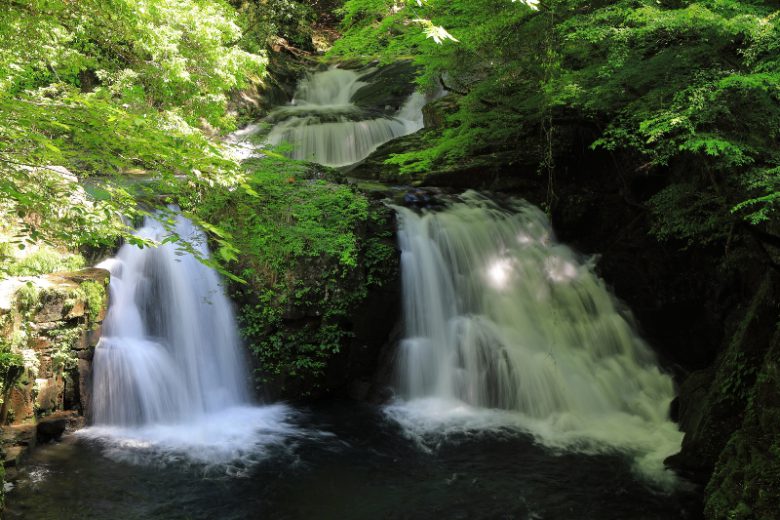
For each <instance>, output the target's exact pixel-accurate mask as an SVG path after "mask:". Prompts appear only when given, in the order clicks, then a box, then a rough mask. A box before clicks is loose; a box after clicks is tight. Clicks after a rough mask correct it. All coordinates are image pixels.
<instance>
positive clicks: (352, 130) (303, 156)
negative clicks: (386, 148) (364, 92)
mask: <svg viewBox="0 0 780 520" xmlns="http://www.w3.org/2000/svg"><path fill="white" fill-rule="evenodd" d="M364 75H365V72H364V73H363V74H361V73H359V72H356V71H353V70H344V69H340V68H338V67H331V68H330V69H328V70H326V71H323V72H317V73H313V74H310V75H308V76H306V77H305V78H304V79H303V80H301V82H300V83H299V85H298V88H297V90H296V93H295V97H294V99H293V101H292V103H291V104H290V105H288V106H285V107H281V108H279V109H277V110H275V111H274V112H272V113H271V115H270V119H271V120H273V121H275V122H276V125H275V126H274V128H273V129H272V130H271V132H270V133H269V134H268V137H267V138H266V142H267V143H268V144H270V145H280V144H289V145H290V146H291V150H290V151H289V152H285V153H286V154H287V155H288V156H289V157H291V158H293V159H299V160H306V161H314V162H318V163H320V164H324V165H327V166H346V165H349V164H354V163H356V162H358V161H361V160H363V159H365V158H366V157H368V155H369V154H371V152H373V151H374V150H376V149H377V148H378V147H379V146H380V145H382V144H384V143H386V142H387V141H390V140H391V139H395V138H396V137H400V136H403V135H408V134H411V133H414V132H416V131H417V130H419V129H421V128H422V127H423V120H422V107H423V105H424V104H425V97H424V96H423V95H422V94H420V93H417V92H415V93H413V94H412V95H411V96H409V98H408V99H407V100H406V102H405V104H404V105H403V106H402V107H400V108H399V110H398V112H397V113H396V114H395V115H394V116H393V117H387V116H384V115H377V114H370V113H367V112H366V111H365V110H362V109H360V108H359V107H358V106H357V105H355V104H354V103H353V102H352V98H353V96H354V95H355V93H357V91H358V90H360V89H361V88H362V87H364V86H366V85H368V83H366V82H363V81H361V80H360V78H361V77H362V76H364Z"/></svg>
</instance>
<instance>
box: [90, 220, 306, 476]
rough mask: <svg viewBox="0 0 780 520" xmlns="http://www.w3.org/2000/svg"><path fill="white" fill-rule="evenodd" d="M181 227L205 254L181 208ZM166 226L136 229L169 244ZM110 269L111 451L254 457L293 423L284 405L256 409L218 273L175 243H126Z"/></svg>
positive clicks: (225, 459)
mask: <svg viewBox="0 0 780 520" xmlns="http://www.w3.org/2000/svg"><path fill="white" fill-rule="evenodd" d="M174 231H175V232H176V233H177V234H178V235H179V236H180V237H182V238H183V239H184V240H186V241H188V242H189V243H190V244H191V245H192V246H193V247H194V248H195V250H196V251H197V252H198V254H199V255H201V256H204V257H207V256H208V249H207V247H206V237H205V235H204V234H203V232H202V231H200V230H199V229H198V228H196V227H195V226H194V225H193V224H192V223H191V222H190V221H189V220H187V219H185V218H184V217H182V216H177V217H176V218H175V222H174ZM168 234H169V232H168V231H166V229H165V227H164V226H163V224H162V223H161V222H159V221H157V220H155V219H147V220H146V222H145V224H144V226H143V227H142V228H140V229H139V230H138V231H137V235H138V236H140V237H143V238H148V239H152V240H155V241H157V242H162V241H163V240H164V239H165V237H166V236H167V235H168ZM100 267H104V268H106V269H108V270H109V271H110V272H111V283H110V307H109V310H108V314H107V316H106V319H105V321H104V323H103V337H102V338H101V340H100V342H99V344H98V346H97V348H96V349H95V357H94V368H93V400H92V408H93V409H92V420H93V421H92V422H93V426H92V427H90V428H87V429H85V430H82V431H80V432H79V435H81V436H83V437H84V438H90V439H101V442H103V444H104V446H106V453H107V454H108V455H110V456H112V457H115V458H121V459H123V460H131V461H147V462H148V461H151V460H152V459H155V460H160V461H162V460H169V459H170V460H185V459H186V460H189V461H191V462H197V463H203V464H206V465H218V464H230V463H235V462H236V461H238V460H244V462H243V463H242V464H245V463H246V461H247V460H253V457H248V456H247V454H248V453H254V454H260V453H262V451H263V450H262V449H261V447H262V446H263V445H265V444H272V443H277V442H280V441H281V439H282V438H283V436H284V435H287V434H290V433H291V432H292V431H293V428H292V427H291V426H290V425H289V423H288V421H287V418H288V416H289V415H290V413H291V412H290V410H289V409H287V408H286V407H285V406H282V405H275V406H268V407H252V406H250V404H249V401H250V399H249V373H248V370H247V368H246V362H245V360H244V353H243V352H242V349H241V345H240V342H239V338H238V330H237V327H236V323H235V318H234V316H233V311H232V307H231V304H230V301H229V300H228V299H227V297H226V295H225V292H224V289H223V287H222V286H221V284H220V280H219V277H218V275H217V273H216V272H214V271H213V270H212V269H210V268H208V267H206V266H205V265H203V264H202V263H201V262H199V261H198V260H197V259H196V258H195V257H194V256H193V255H192V254H190V253H186V252H183V251H180V250H178V249H177V246H176V245H175V244H163V245H160V246H159V247H157V248H146V249H139V248H137V247H135V246H132V245H125V246H123V247H122V248H121V249H120V251H119V253H118V254H117V256H116V257H115V258H113V259H111V260H108V261H106V262H104V263H103V264H101V265H100Z"/></svg>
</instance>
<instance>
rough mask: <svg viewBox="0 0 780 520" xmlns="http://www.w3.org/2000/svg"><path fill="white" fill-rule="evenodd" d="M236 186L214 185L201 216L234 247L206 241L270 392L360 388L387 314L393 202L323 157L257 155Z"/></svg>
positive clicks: (393, 271) (290, 394)
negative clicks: (368, 192)
mask: <svg viewBox="0 0 780 520" xmlns="http://www.w3.org/2000/svg"><path fill="white" fill-rule="evenodd" d="M247 168H249V169H250V172H251V177H250V180H249V182H248V184H247V187H246V188H247V189H245V190H243V191H242V190H237V191H224V192H213V193H211V194H210V195H209V197H208V198H207V199H206V200H205V201H204V203H203V204H201V205H200V206H199V208H198V211H199V212H200V214H201V216H203V217H204V218H206V219H208V220H209V221H211V222H215V223H216V224H218V225H219V226H220V227H221V228H222V229H224V230H226V231H227V232H228V233H230V235H231V240H232V242H233V243H234V244H236V245H238V247H239V248H240V251H238V252H237V253H236V254H234V255H232V256H231V255H229V254H228V253H226V252H221V251H220V250H217V255H216V256H217V258H221V260H222V262H223V263H224V265H225V267H226V268H227V269H228V270H229V271H230V272H231V273H232V274H233V275H234V276H235V277H237V278H241V279H242V280H243V281H244V283H233V284H232V285H231V292H232V295H233V297H234V299H235V300H236V301H237V303H238V317H239V324H240V326H241V328H242V331H243V333H244V336H245V338H246V340H247V344H248V346H249V349H250V351H251V352H252V353H253V355H254V359H255V361H256V374H257V380H258V386H259V387H261V388H263V389H264V390H265V391H266V392H267V393H268V394H269V395H271V396H274V397H279V396H281V397H285V398H301V397H303V398H313V397H318V396H323V395H334V394H335V395H342V396H343V395H355V396H358V397H362V395H358V394H364V393H365V391H364V389H365V387H366V385H367V384H369V381H370V378H371V376H372V374H373V372H374V371H375V368H376V363H377V358H378V355H379V354H378V352H379V350H380V348H381V346H382V343H383V342H384V341H385V339H386V337H387V335H388V333H389V330H390V329H391V328H392V327H393V325H394V324H395V321H396V319H397V316H398V293H397V287H396V277H397V262H398V258H397V253H396V248H395V240H394V233H393V217H392V212H391V211H390V210H389V209H388V208H386V207H385V206H384V205H382V204H381V203H378V202H375V201H373V202H372V201H371V200H369V198H368V197H366V196H365V195H364V194H362V193H360V192H359V191H358V190H357V189H356V188H355V187H354V186H352V185H350V184H347V183H346V182H345V181H344V178H343V176H342V175H341V174H340V173H339V172H337V171H335V170H332V169H329V168H324V167H321V166H318V165H313V164H309V163H302V162H296V161H290V160H279V159H271V158H266V159H262V160H258V161H252V162H249V163H248V164H247Z"/></svg>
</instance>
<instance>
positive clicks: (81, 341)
mask: <svg viewBox="0 0 780 520" xmlns="http://www.w3.org/2000/svg"><path fill="white" fill-rule="evenodd" d="M108 280H109V274H108V271H106V270H104V269H96V268H90V269H84V270H81V271H77V272H72V273H57V274H50V275H44V276H38V277H19V278H11V279H8V280H4V281H3V282H0V340H1V341H2V342H3V343H5V344H6V346H7V348H9V349H10V351H11V352H14V353H17V354H19V355H20V356H21V357H22V358H23V360H24V368H23V372H22V374H21V377H20V378H19V380H18V382H17V383H16V384H15V385H14V386H13V387H12V388H11V389H10V392H9V394H8V402H7V403H6V404H5V410H4V411H5V413H6V414H7V416H8V418H10V419H12V420H13V421H22V420H24V419H28V418H32V417H35V416H36V415H45V414H48V413H51V412H54V411H56V410H62V409H65V408H69V409H79V410H81V411H82V412H87V409H88V402H89V398H88V395H89V391H88V386H87V384H86V383H87V382H88V376H89V372H90V368H91V362H90V361H91V358H92V352H93V351H94V348H95V346H96V345H97V342H98V340H99V338H100V323H101V322H102V321H103V318H104V317H105V313H106V310H107V308H108V297H107V286H108Z"/></svg>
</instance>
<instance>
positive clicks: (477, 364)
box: [390, 192, 681, 479]
mask: <svg viewBox="0 0 780 520" xmlns="http://www.w3.org/2000/svg"><path fill="white" fill-rule="evenodd" d="M397 211H398V216H399V242H400V246H401V251H402V253H401V265H402V278H403V301H404V318H405V323H406V334H405V339H404V340H403V341H402V343H401V345H400V352H399V359H398V387H399V392H400V395H401V396H402V397H403V399H404V402H402V403H400V404H398V405H394V406H391V407H390V412H391V414H394V415H395V416H396V418H399V420H401V421H402V422H406V423H407V424H409V425H414V424H416V425H417V426H419V424H420V423H421V421H422V422H425V423H426V424H428V425H431V424H435V423H436V421H433V423H431V415H432V414H433V415H437V414H438V415H439V416H440V418H441V416H442V415H441V414H442V413H443V412H442V410H446V409H451V410H461V411H462V410H463V406H466V407H470V408H471V409H472V410H476V411H480V410H481V411H485V410H489V409H499V410H504V411H506V412H501V413H500V414H499V415H501V416H502V420H503V421H505V420H507V418H508V417H510V418H511V419H510V420H511V421H515V422H517V423H519V424H521V425H522V426H523V427H525V428H527V429H530V430H532V431H533V432H534V433H535V434H536V435H537V436H538V437H539V438H540V440H541V441H542V442H545V443H547V444H550V445H556V446H566V447H570V446H573V445H577V446H579V447H580V448H582V447H583V446H586V445H587V446H589V449H592V448H593V446H596V445H601V446H607V447H610V448H618V449H624V450H627V451H630V452H632V453H634V454H635V455H636V456H637V457H638V458H639V459H641V462H640V465H641V466H643V468H644V470H647V471H648V472H655V473H656V475H658V473H659V472H661V473H662V471H660V470H661V468H662V465H661V461H662V460H663V458H664V457H665V456H668V455H671V454H672V453H674V452H675V451H676V450H677V449H679V446H680V441H681V434H680V432H679V431H678V430H677V428H676V426H675V425H674V424H673V423H672V422H671V421H669V419H668V417H667V414H668V407H669V404H670V402H671V400H672V398H673V397H674V393H673V392H674V389H673V384H672V380H671V378H670V377H669V376H667V375H665V374H664V373H662V372H661V371H660V370H659V368H658V367H657V364H656V362H655V359H654V356H653V355H652V353H651V351H650V350H649V349H648V347H647V346H646V345H645V344H644V343H643V342H642V340H641V339H640V338H639V337H638V336H637V334H636V332H635V330H634V328H633V327H632V325H631V323H630V322H629V320H627V319H626V317H625V316H624V314H623V313H621V312H620V311H619V310H618V307H617V305H616V302H615V300H614V298H613V297H612V296H611V295H610V293H609V292H608V291H607V289H606V288H605V286H604V283H603V281H602V280H601V279H599V278H598V277H597V276H596V275H595V273H594V272H593V269H592V267H591V266H590V265H589V264H588V263H587V262H584V263H583V262H582V261H581V260H580V259H579V257H578V256H577V255H576V254H575V253H574V252H573V251H572V250H571V249H569V248H568V247H566V246H563V245H561V244H558V243H556V242H555V238H554V236H553V233H552V230H551V228H550V225H549V222H548V220H547V218H546V216H545V215H544V214H543V213H542V212H541V211H540V210H539V209H538V208H536V207H534V206H531V205H529V204H527V203H525V202H522V201H514V202H511V203H509V204H507V207H499V206H498V205H497V204H495V203H494V202H492V201H490V200H489V199H487V198H485V197H483V196H481V195H479V194H477V193H475V192H467V193H466V194H464V195H462V196H461V198H460V199H459V201H457V202H455V203H453V204H452V205H450V206H449V207H448V208H446V209H444V210H442V211H437V212H426V213H424V214H422V215H421V214H417V213H415V212H414V211H412V210H410V209H408V208H397ZM431 400H436V401H435V404H431ZM443 403H444V404H443ZM447 403H449V404H447ZM415 415H416V416H417V417H414V416H415ZM491 417H492V419H495V418H496V414H493V415H492V416H491ZM482 418H483V419H485V418H486V416H485V415H484V414H482ZM492 419H491V420H492ZM415 421H416V422H415ZM488 422H490V420H488ZM499 422H500V421H499ZM661 478H662V479H663V478H665V477H661Z"/></svg>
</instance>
